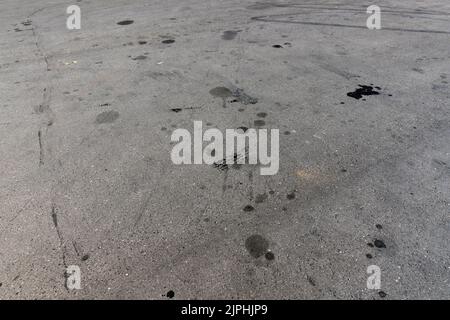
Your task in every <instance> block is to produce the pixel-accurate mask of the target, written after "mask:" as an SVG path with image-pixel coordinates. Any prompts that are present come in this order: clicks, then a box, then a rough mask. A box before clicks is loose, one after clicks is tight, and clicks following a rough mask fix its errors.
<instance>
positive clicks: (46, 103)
mask: <svg viewBox="0 0 450 320" xmlns="http://www.w3.org/2000/svg"><path fill="white" fill-rule="evenodd" d="M44 9H45V8H41V9H38V10H36V11H34V12H33V13H31V14H30V15H29V16H28V17H27V20H26V21H25V22H23V24H24V25H29V26H31V31H32V34H33V37H34V44H35V46H36V49H37V51H38V53H39V55H40V56H41V57H42V59H43V60H44V62H45V69H46V72H49V71H51V69H50V64H49V58H48V56H47V54H46V53H45V52H44V50H43V49H42V45H41V43H40V38H39V34H38V32H37V27H36V25H35V24H34V23H33V20H32V19H31V17H32V16H33V15H35V14H36V13H38V12H40V11H42V10H44ZM46 78H47V79H46V83H47V85H46V86H45V87H44V89H43V92H42V102H41V103H40V104H39V106H38V107H37V110H36V112H37V113H38V114H42V115H44V117H45V120H44V124H41V125H40V128H39V131H38V138H39V140H38V142H39V166H42V165H44V135H45V134H46V133H47V130H45V132H44V128H45V127H47V128H48V127H50V126H51V125H52V124H53V122H54V114H53V111H52V109H51V108H50V101H51V85H50V80H49V79H48V76H46Z"/></svg>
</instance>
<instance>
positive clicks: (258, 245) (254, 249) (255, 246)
mask: <svg viewBox="0 0 450 320" xmlns="http://www.w3.org/2000/svg"><path fill="white" fill-rule="evenodd" d="M245 248H246V249H247V251H248V253H249V254H250V255H251V256H252V257H253V258H255V259H256V258H259V257H261V256H262V255H264V254H265V253H266V252H267V250H268V249H269V241H267V239H265V238H264V237H263V236H260V235H259V234H254V235H252V236H250V237H248V238H247V240H245Z"/></svg>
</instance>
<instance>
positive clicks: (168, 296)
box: [166, 290, 175, 299]
mask: <svg viewBox="0 0 450 320" xmlns="http://www.w3.org/2000/svg"><path fill="white" fill-rule="evenodd" d="M166 296H167V298H169V299H172V298H173V297H175V292H173V290H169V291H168V292H167V293H166Z"/></svg>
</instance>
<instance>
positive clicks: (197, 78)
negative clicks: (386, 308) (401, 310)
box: [0, 0, 450, 299]
mask: <svg viewBox="0 0 450 320" xmlns="http://www.w3.org/2000/svg"><path fill="white" fill-rule="evenodd" d="M371 4H376V5H378V6H379V7H380V8H381V26H382V29H381V30H370V29H368V28H367V26H366V20H367V18H368V17H369V14H368V13H367V12H366V9H367V7H366V6H365V5H362V4H361V2H359V1H351V0H345V1H341V0H330V1H300V0H293V1H272V2H255V1H250V0H245V1H243V0H229V1H220V0H208V1H205V0H158V1H146V0H136V1H125V0H97V1H86V0H83V1H75V0H73V1H72V2H71V1H62V0H33V1H31V0H27V1H24V0H23V1H16V0H2V1H1V3H0V35H1V36H0V94H1V96H0V111H1V112H0V298H2V299H44V298H48V299H91V298H95V299H110V298H111V299H137V298H139V299H431V298H436V299H449V298H450V280H449V278H450V249H449V248H450V237H449V235H450V206H449V199H450V106H449V103H450V85H449V81H450V4H449V2H448V1H447V0H427V1H400V0H389V1H384V0H380V1H377V2H376V3H375V2H373V3H371ZM69 5H78V6H79V7H80V8H81V29H79V30H78V29H74V30H69V29H68V28H67V27H66V20H67V19H68V17H69V14H67V13H66V9H67V7H68V6H69ZM367 5H368V4H367ZM194 121H202V123H203V126H204V129H206V128H217V129H219V130H221V131H225V129H230V128H231V129H233V128H238V127H245V128H257V129H261V128H266V129H278V130H279V133H280V136H279V160H280V166H279V171H278V173H277V174H275V175H261V174H260V165H258V164H244V165H230V166H227V167H226V168H223V167H219V166H214V165H207V164H197V165H187V164H186V165H176V164H174V163H173V162H172V161H171V156H170V155H171V150H172V148H173V147H174V146H175V143H174V142H172V141H171V134H172V132H173V131H174V130H175V129H187V130H189V131H192V130H193V122H194ZM372 265H373V266H376V267H378V268H379V270H380V272H381V274H380V275H381V278H380V279H381V282H380V285H381V287H380V288H379V289H378V288H372V289H370V288H368V287H367V280H368V278H369V277H370V274H368V273H367V268H368V267H369V266H372ZM69 266H76V267H78V268H79V271H80V273H79V274H80V276H81V280H80V281H81V286H80V289H73V288H71V287H70V285H69V286H68V283H67V281H66V280H67V279H66V278H67V277H68V276H69V275H71V274H69V273H68V272H67V268H68V267H69ZM376 267H375V268H376Z"/></svg>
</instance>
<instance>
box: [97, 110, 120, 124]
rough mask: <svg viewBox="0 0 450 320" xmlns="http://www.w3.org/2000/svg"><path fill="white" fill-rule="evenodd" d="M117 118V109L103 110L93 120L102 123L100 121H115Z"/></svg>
mask: <svg viewBox="0 0 450 320" xmlns="http://www.w3.org/2000/svg"><path fill="white" fill-rule="evenodd" d="M118 118H119V113H118V112H117V111H105V112H102V113H100V114H99V115H98V116H97V118H96V119H95V122H97V123H99V124H102V123H111V122H114V121H116V120H117V119H118Z"/></svg>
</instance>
